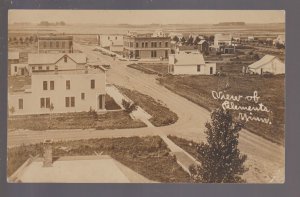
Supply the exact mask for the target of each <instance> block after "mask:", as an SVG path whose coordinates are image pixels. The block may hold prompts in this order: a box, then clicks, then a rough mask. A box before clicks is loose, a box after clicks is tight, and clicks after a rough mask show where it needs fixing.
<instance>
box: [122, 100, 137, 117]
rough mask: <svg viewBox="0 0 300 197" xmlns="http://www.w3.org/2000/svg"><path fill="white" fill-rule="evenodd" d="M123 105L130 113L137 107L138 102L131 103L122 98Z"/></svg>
mask: <svg viewBox="0 0 300 197" xmlns="http://www.w3.org/2000/svg"><path fill="white" fill-rule="evenodd" d="M122 105H123V107H124V109H125V112H127V113H129V114H130V113H131V112H133V111H134V110H136V109H137V104H136V103H131V102H128V101H126V100H124V99H122Z"/></svg>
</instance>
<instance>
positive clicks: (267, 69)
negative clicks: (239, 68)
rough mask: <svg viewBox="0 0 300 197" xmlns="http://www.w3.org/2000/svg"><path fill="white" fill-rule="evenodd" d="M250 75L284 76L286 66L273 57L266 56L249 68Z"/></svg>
mask: <svg viewBox="0 0 300 197" xmlns="http://www.w3.org/2000/svg"><path fill="white" fill-rule="evenodd" d="M248 72H249V73H256V74H263V73H272V74H275V75H276V74H284V73H285V64H284V63H283V62H281V61H280V60H279V58H278V57H276V56H273V55H265V56H264V57H263V58H261V59H260V60H258V61H257V62H254V63H253V64H251V65H249V66H248Z"/></svg>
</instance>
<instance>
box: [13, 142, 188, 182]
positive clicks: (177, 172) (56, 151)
mask: <svg viewBox="0 0 300 197" xmlns="http://www.w3.org/2000/svg"><path fill="white" fill-rule="evenodd" d="M95 152H97V153H101V152H102V154H103V155H110V156H111V157H112V158H114V159H116V160H117V161H119V162H121V163H122V164H124V165H126V166H127V167H129V168H131V169H132V170H134V171H135V172H137V173H139V174H141V175H143V176H145V177H146V178H148V179H150V180H153V181H158V182H164V183H183V182H184V183H188V182H191V179H190V176H189V174H187V173H186V172H185V171H184V170H183V169H182V168H181V167H180V166H179V165H178V164H177V163H176V158H175V157H174V156H172V155H171V154H170V150H169V149H168V148H167V145H166V144H165V143H164V142H163V140H162V139H161V138H159V137H157V136H154V137H129V138H103V139H89V140H76V141H61V142H54V143H53V155H54V156H55V157H61V156H78V155H94V154H95ZM42 154H43V148H42V144H41V143H40V144H35V145H26V146H24V145H23V146H19V147H14V148H10V149H8V153H7V155H8V163H7V166H8V168H7V174H8V176H10V175H12V173H13V172H14V171H16V170H17V169H18V168H19V167H20V166H21V165H22V164H23V163H24V162H25V161H26V160H27V159H28V158H29V157H30V156H36V155H39V156H42Z"/></svg>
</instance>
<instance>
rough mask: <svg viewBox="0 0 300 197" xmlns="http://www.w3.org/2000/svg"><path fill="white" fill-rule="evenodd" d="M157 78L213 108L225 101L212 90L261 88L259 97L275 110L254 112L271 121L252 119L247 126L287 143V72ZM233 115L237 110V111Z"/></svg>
mask: <svg viewBox="0 0 300 197" xmlns="http://www.w3.org/2000/svg"><path fill="white" fill-rule="evenodd" d="M158 80H159V81H160V83H161V84H162V85H164V86H165V87H166V88H168V89H170V90H172V91H174V92H175V93H177V94H179V95H181V96H183V97H185V98H187V99H189V100H190V101H192V102H194V103H196V104H198V105H200V106H202V107H204V108H206V109H208V110H210V111H211V110H213V109H215V108H217V107H220V106H221V104H222V101H220V100H215V99H213V97H212V91H226V93H228V94H233V95H243V96H248V95H253V92H254V91H255V90H256V91H258V96H259V97H260V99H259V101H260V102H262V103H263V104H264V105H265V106H267V107H268V108H269V109H270V110H271V111H272V113H270V114H266V113H265V112H257V113H254V112H253V114H254V115H258V116H260V117H266V116H268V115H269V118H271V121H272V124H271V125H270V124H265V123H261V122H257V121H249V122H247V123H246V124H245V126H246V128H247V129H248V130H250V131H251V132H253V133H256V134H258V135H260V136H263V137H264V138H266V139H269V140H271V141H273V142H276V143H279V144H284V123H285V121H284V113H285V98H284V95H285V92H284V86H285V85H284V81H285V77H284V76H271V77H262V76H258V75H252V76H249V75H244V76H243V75H231V76H165V77H162V78H159V79H158ZM239 104H240V105H246V106H247V105H249V102H245V101H244V100H241V101H240V102H239ZM233 113H234V112H233ZM234 115H237V114H236V113H234Z"/></svg>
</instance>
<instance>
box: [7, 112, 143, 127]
mask: <svg viewBox="0 0 300 197" xmlns="http://www.w3.org/2000/svg"><path fill="white" fill-rule="evenodd" d="M145 126H146V125H145V124H144V123H143V122H141V121H138V120H132V119H131V117H130V116H129V115H128V113H126V112H124V111H113V112H106V113H104V114H97V113H95V112H77V113H64V114H51V115H50V114H43V115H20V116H13V117H9V118H8V129H9V130H13V129H30V130H46V129H90V128H95V129H99V130H102V129H123V128H139V127H145Z"/></svg>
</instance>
